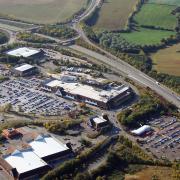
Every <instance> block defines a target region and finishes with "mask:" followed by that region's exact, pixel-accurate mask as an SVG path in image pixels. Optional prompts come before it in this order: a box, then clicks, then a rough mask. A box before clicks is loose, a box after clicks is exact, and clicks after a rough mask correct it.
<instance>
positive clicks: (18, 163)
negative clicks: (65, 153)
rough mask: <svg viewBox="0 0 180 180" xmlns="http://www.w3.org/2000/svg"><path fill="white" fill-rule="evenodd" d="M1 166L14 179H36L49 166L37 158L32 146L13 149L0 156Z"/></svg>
mask: <svg viewBox="0 0 180 180" xmlns="http://www.w3.org/2000/svg"><path fill="white" fill-rule="evenodd" d="M0 166H1V168H2V169H3V170H4V171H5V172H6V173H8V174H9V175H10V176H11V177H13V178H14V179H19V180H23V179H36V178H38V177H40V176H41V175H43V174H45V173H46V172H47V171H49V170H50V169H51V168H50V166H49V165H48V164H47V163H46V162H45V161H43V160H42V159H41V158H39V157H38V156H37V155H36V154H35V153H34V152H33V149H32V148H27V149H23V150H17V149H16V150H14V152H12V153H11V154H8V155H3V156H2V158H0Z"/></svg>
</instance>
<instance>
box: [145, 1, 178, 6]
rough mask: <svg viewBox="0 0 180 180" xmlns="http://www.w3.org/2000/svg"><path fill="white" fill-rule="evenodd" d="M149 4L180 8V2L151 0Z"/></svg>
mask: <svg viewBox="0 0 180 180" xmlns="http://www.w3.org/2000/svg"><path fill="white" fill-rule="evenodd" d="M148 2H149V3H156V4H169V5H177V6H180V1H179V0H149V1H148Z"/></svg>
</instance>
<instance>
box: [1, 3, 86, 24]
mask: <svg viewBox="0 0 180 180" xmlns="http://www.w3.org/2000/svg"><path fill="white" fill-rule="evenodd" d="M86 3H87V0H13V1H12V0H0V13H1V14H4V15H10V16H12V17H14V18H17V19H21V20H24V21H29V22H34V23H44V24H47V23H55V22H61V21H64V20H66V19H67V18H69V17H71V16H72V15H73V14H74V13H75V12H77V11H79V10H80V9H81V8H82V7H83V6H85V5H86Z"/></svg>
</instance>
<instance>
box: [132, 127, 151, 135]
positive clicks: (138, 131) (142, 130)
mask: <svg viewBox="0 0 180 180" xmlns="http://www.w3.org/2000/svg"><path fill="white" fill-rule="evenodd" d="M150 129H151V127H150V126H149V125H144V126H141V127H140V128H138V129H136V130H133V131H131V132H132V133H133V134H136V135H141V134H143V133H145V132H147V131H149V130H150Z"/></svg>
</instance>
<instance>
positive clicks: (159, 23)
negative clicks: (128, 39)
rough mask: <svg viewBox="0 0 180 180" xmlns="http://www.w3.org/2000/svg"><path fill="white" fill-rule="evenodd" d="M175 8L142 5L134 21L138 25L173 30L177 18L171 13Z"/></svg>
mask: <svg viewBox="0 0 180 180" xmlns="http://www.w3.org/2000/svg"><path fill="white" fill-rule="evenodd" d="M175 8H176V6H168V5H159V4H144V5H143V6H142V8H141V10H140V12H139V13H138V14H137V15H136V16H135V18H134V20H135V21H136V22H137V23H138V25H140V26H142V25H145V26H155V27H161V28H164V29H172V30H173V29H175V27H176V26H177V18H176V16H174V15H172V14H171V12H172V11H173V10H174V9H175Z"/></svg>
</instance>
